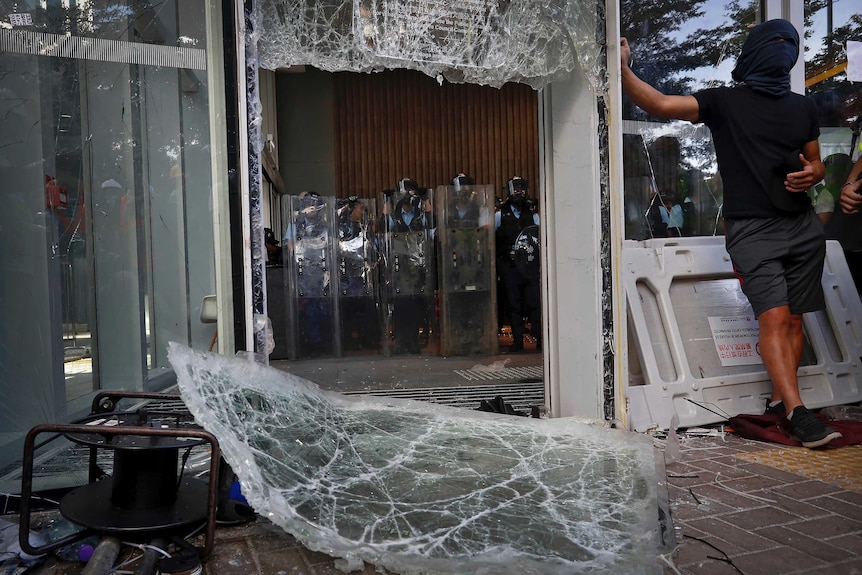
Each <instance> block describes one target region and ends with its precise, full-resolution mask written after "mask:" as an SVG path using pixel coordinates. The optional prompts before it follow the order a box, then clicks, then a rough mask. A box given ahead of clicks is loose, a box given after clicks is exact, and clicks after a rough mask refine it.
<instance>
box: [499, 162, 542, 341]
mask: <svg viewBox="0 0 862 575" xmlns="http://www.w3.org/2000/svg"><path fill="white" fill-rule="evenodd" d="M506 193H507V196H508V197H507V199H506V201H505V202H504V203H503V205H502V206H501V207H500V210H499V211H498V212H497V213H496V214H495V215H494V227H495V230H496V240H497V273H498V275H499V277H500V284H501V289H500V292H501V296H502V297H504V298H505V301H506V304H507V308H508V309H507V312H508V316H509V319H510V321H511V326H512V338H513V341H512V347H511V348H510V350H509V351H510V352H512V353H515V352H519V351H522V350H523V349H524V333H525V326H524V318H527V320H528V321H529V322H530V324H531V332H532V334H533V336H534V337H535V338H536V349H538V350H540V349H541V348H542V340H541V337H542V336H541V334H542V330H541V319H542V315H541V295H540V294H541V292H540V289H539V283H540V275H541V267H540V265H541V262H540V258H539V214H537V213H536V212H534V211H532V210H531V208H530V206H531V203H530V199H529V197H528V195H527V181H526V180H525V179H524V178H521V177H519V176H514V177H513V178H511V179H510V180H509V181H508V182H507V183H506Z"/></svg>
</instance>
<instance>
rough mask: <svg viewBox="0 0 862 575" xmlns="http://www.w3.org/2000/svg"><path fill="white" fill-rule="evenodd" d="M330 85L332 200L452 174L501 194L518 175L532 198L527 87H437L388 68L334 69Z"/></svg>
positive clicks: (533, 105) (430, 184)
mask: <svg viewBox="0 0 862 575" xmlns="http://www.w3.org/2000/svg"><path fill="white" fill-rule="evenodd" d="M333 87H334V107H335V110H334V116H335V122H334V124H335V126H334V128H335V134H334V141H335V168H336V176H335V177H336V180H335V181H336V196H337V197H341V198H343V197H347V196H350V195H357V196H359V197H362V198H374V197H377V195H378V194H379V193H380V192H382V191H383V190H385V189H391V188H395V186H396V184H397V182H398V181H399V180H400V179H401V178H411V179H413V180H416V181H417V182H418V183H419V185H420V186H423V187H426V188H434V187H436V186H438V185H441V184H447V183H449V182H450V181H451V180H452V178H453V177H454V176H455V175H456V174H458V172H464V173H466V174H468V175H469V176H471V177H473V178H474V179H475V180H476V183H477V184H493V185H494V187H495V190H496V191H497V195H498V196H500V197H505V194H504V192H503V187H504V186H505V183H506V181H507V180H508V179H509V178H511V177H512V176H516V175H517V176H521V177H523V178H526V179H527V181H528V183H529V187H530V196H532V197H536V188H535V185H536V183H537V181H538V174H539V157H538V141H539V140H538V138H539V135H538V95H537V93H536V92H535V91H534V90H533V89H532V88H530V87H529V86H526V85H523V84H506V85H504V86H503V87H502V88H500V89H496V88H490V87H487V86H476V85H473V84H449V83H444V84H443V85H442V86H441V85H439V84H438V83H437V82H436V81H435V80H434V79H432V78H429V77H428V76H425V75H424V74H421V73H418V72H414V71H410V70H393V71H386V72H381V73H376V74H352V73H336V74H334V78H333Z"/></svg>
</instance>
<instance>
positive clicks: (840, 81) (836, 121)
mask: <svg viewBox="0 0 862 575" xmlns="http://www.w3.org/2000/svg"><path fill="white" fill-rule="evenodd" d="M835 3H836V1H835V0H810V1H808V2H805V41H806V46H805V88H806V93H807V94H808V95H811V96H812V97H814V99H815V101H816V102H817V107H818V109H819V110H820V112H821V117H820V125H821V126H833V127H834V126H850V127H854V126H853V125H852V124H853V123H856V124H857V129H858V121H859V117H860V116H862V96H860V92H859V90H858V89H855V88H854V87H853V84H852V83H851V82H848V81H847V74H846V72H845V71H844V70H845V65H846V63H847V52H846V48H847V41H848V40H856V41H859V40H862V13H855V14H851V15H850V19H849V20H840V21H839V20H836V19H834V18H833V17H832V15H831V12H832V8H833V7H834V4H835ZM815 17H818V20H823V19H824V18H825V25H826V29H825V30H820V29H819V28H818V27H817V24H816V23H815ZM818 32H820V33H822V39H821V40H820V41H819V42H818V43H816V44H815V42H814V40H812V38H814V37H815V34H816V33H818Z"/></svg>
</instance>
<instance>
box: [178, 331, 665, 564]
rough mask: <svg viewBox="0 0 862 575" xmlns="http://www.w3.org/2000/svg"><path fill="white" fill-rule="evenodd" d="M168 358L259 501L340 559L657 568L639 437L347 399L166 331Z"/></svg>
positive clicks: (648, 478)
mask: <svg viewBox="0 0 862 575" xmlns="http://www.w3.org/2000/svg"><path fill="white" fill-rule="evenodd" d="M170 360H171V362H172V364H173V365H174V368H175V370H176V373H177V376H178V380H179V388H180V392H181V394H182V397H183V400H184V401H185V403H186V404H187V406H188V408H189V409H190V411H191V412H192V414H193V415H194V416H195V419H196V421H198V422H199V423H200V424H201V425H203V426H204V428H206V429H207V430H209V431H210V432H212V433H213V434H215V435H216V437H217V438H218V440H219V442H220V444H221V448H222V450H223V452H224V456H225V459H226V460H227V461H228V463H229V464H230V465H231V466H232V468H233V469H234V471H235V472H236V474H237V475H238V477H239V480H240V483H241V485H242V489H243V494H244V495H245V496H246V498H247V499H248V501H249V502H250V503H251V504H252V506H253V507H254V508H255V510H257V511H258V512H259V513H260V514H261V515H263V516H266V517H268V518H269V519H270V520H271V521H273V522H274V523H276V524H277V525H279V526H281V527H282V528H283V529H285V530H286V531H287V532H289V533H290V534H292V535H293V536H294V537H296V538H297V539H298V540H299V541H301V542H302V543H303V544H304V545H305V546H306V547H308V548H309V549H312V550H315V551H320V552H323V553H326V554H328V555H330V556H333V557H339V558H342V559H343V560H344V561H345V563H344V564H346V567H345V568H348V569H349V568H352V567H357V566H361V561H367V562H369V563H372V564H375V565H380V566H383V567H385V568H387V569H390V570H392V571H394V572H397V573H426V574H427V573H472V574H480V573H488V574H491V573H493V574H495V575H499V574H513V575H514V574H518V575H524V574H548V575H550V574H559V573H590V572H598V571H601V572H612V573H626V574H640V573H644V574H645V573H655V572H656V568H657V561H653V560H652V559H653V558H655V557H656V556H657V553H658V551H657V542H658V530H659V526H658V503H657V494H656V492H657V489H656V471H655V461H654V458H653V457H654V456H653V446H652V443H651V441H650V440H649V439H648V438H646V437H644V436H640V435H635V434H631V433H626V432H623V431H619V430H614V429H610V428H606V427H602V426H600V425H594V424H590V423H586V422H583V421H576V420H574V419H569V418H560V419H549V420H542V419H530V418H521V417H515V416H507V415H497V414H490V413H484V412H478V411H473V410H467V409H463V408H453V407H446V406H440V405H435V404H432V403H424V402H416V401H408V400H399V399H392V398H371V397H357V396H343V395H340V394H336V393H331V392H324V391H321V390H320V389H319V388H318V387H317V386H316V385H314V384H313V383H311V382H308V381H306V380H303V379H301V378H299V377H296V376H294V375H291V374H288V373H285V372H281V371H278V370H275V369H273V368H269V367H267V366H264V365H261V364H259V363H255V362H254V361H251V360H248V359H243V358H236V357H224V356H219V355H214V354H206V353H201V352H196V351H192V350H190V349H188V348H186V347H184V346H181V345H179V344H176V343H172V344H171V346H170Z"/></svg>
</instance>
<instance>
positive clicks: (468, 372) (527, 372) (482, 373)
mask: <svg viewBox="0 0 862 575" xmlns="http://www.w3.org/2000/svg"><path fill="white" fill-rule="evenodd" d="M455 373H457V374H458V375H460V376H461V377H463V378H464V379H466V380H468V381H491V380H494V379H538V380H539V381H541V380H542V378H543V377H544V374H543V373H542V366H541V365H534V366H530V367H511V368H506V369H489V370H477V369H456V370H455Z"/></svg>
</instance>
